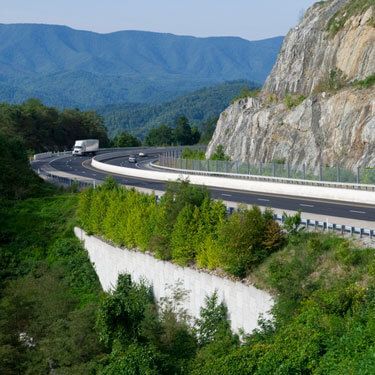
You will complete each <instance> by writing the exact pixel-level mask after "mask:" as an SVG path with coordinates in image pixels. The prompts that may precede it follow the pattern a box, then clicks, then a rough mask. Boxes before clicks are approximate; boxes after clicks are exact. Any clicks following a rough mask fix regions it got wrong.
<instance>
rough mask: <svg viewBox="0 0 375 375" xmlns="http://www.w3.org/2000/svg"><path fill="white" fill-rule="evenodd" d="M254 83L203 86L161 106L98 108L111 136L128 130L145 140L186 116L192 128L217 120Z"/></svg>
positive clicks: (252, 86) (141, 105) (135, 105)
mask: <svg viewBox="0 0 375 375" xmlns="http://www.w3.org/2000/svg"><path fill="white" fill-rule="evenodd" d="M255 87H256V84H255V83H252V82H248V81H244V80H239V81H233V82H227V83H222V84H219V85H216V86H213V87H206V88H203V89H200V90H198V91H194V92H192V93H189V94H186V95H182V96H180V97H178V98H176V99H175V100H173V101H171V102H168V103H163V104H131V103H125V104H117V105H109V106H105V107H99V108H97V112H98V113H100V114H101V115H102V116H103V118H104V122H105V124H106V127H107V129H108V132H109V134H110V135H115V134H117V133H119V132H120V131H124V130H126V131H129V132H131V133H133V134H135V135H137V136H140V137H142V138H143V137H144V136H145V134H146V133H147V131H148V130H149V129H151V128H154V127H159V126H160V125H162V124H164V125H168V126H172V127H173V126H174V125H175V124H176V121H177V119H178V118H180V117H181V116H186V117H187V118H188V119H189V122H190V124H191V125H192V126H197V127H198V128H201V127H202V125H203V124H204V123H206V122H207V121H209V120H212V119H216V118H217V117H218V116H219V115H220V113H221V112H222V111H223V110H224V109H225V108H226V107H227V106H228V105H229V104H230V102H231V101H232V100H233V98H234V97H236V96H238V95H240V94H241V92H242V91H243V90H248V89H253V88H255Z"/></svg>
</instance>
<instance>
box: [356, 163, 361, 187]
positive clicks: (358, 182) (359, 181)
mask: <svg viewBox="0 0 375 375" xmlns="http://www.w3.org/2000/svg"><path fill="white" fill-rule="evenodd" d="M360 169H361V168H360V167H357V184H360V183H361V179H360Z"/></svg>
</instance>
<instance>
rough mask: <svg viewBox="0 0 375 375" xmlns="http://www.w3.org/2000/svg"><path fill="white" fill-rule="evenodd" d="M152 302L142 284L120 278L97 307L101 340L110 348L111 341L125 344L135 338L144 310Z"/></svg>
mask: <svg viewBox="0 0 375 375" xmlns="http://www.w3.org/2000/svg"><path fill="white" fill-rule="evenodd" d="M153 303H154V301H153V297H152V294H151V291H150V289H149V288H148V287H147V286H146V285H145V284H142V283H141V284H134V283H132V281H131V277H130V275H119V277H118V281H117V287H116V290H115V291H114V292H113V293H112V294H109V295H108V296H107V297H106V298H105V299H104V300H103V302H102V303H101V305H100V307H99V311H98V316H97V328H98V332H99V338H100V341H101V342H102V343H103V344H104V345H105V346H107V347H109V348H111V347H112V344H113V343H114V340H118V341H119V342H120V343H121V344H122V345H127V344H130V343H131V342H132V341H134V340H135V339H138V338H139V335H140V324H141V322H142V320H143V318H144V315H145V311H146V308H147V306H148V305H149V304H153Z"/></svg>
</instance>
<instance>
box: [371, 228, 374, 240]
mask: <svg viewBox="0 0 375 375" xmlns="http://www.w3.org/2000/svg"><path fill="white" fill-rule="evenodd" d="M373 236H374V231H373V230H372V229H371V230H370V238H371V239H372V237H373Z"/></svg>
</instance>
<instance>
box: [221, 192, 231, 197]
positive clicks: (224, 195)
mask: <svg viewBox="0 0 375 375" xmlns="http://www.w3.org/2000/svg"><path fill="white" fill-rule="evenodd" d="M221 195H222V196H223V197H231V196H232V195H231V194H224V193H222V194H221Z"/></svg>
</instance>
